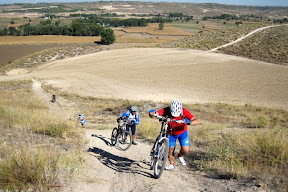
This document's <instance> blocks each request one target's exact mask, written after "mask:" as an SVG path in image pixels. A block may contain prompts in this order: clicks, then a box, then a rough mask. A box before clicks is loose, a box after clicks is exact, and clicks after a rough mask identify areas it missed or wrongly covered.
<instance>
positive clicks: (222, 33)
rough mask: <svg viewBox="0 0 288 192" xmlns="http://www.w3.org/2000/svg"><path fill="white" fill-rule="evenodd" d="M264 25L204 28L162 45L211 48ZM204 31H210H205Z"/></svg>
mask: <svg viewBox="0 0 288 192" xmlns="http://www.w3.org/2000/svg"><path fill="white" fill-rule="evenodd" d="M262 26H264V24H255V25H254V24H249V25H241V26H239V27H225V28H222V29H220V30H216V31H215V28H211V29H209V28H208V29H205V28H203V29H202V33H198V34H197V35H194V36H190V37H186V38H184V39H181V40H176V41H174V42H169V43H164V44H163V45H160V46H161V47H180V48H189V49H201V50H210V49H213V48H215V47H218V46H221V45H224V44H226V43H229V42H231V41H234V40H236V39H238V38H240V37H242V36H244V35H246V34H248V33H249V32H251V31H253V30H255V29H257V28H260V27H262ZM203 31H208V32H205V33H203ZM200 32H201V31H200Z"/></svg>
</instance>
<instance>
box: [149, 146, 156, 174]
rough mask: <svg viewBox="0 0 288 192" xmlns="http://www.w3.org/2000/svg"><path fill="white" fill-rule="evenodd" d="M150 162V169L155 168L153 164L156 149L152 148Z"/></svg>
mask: <svg viewBox="0 0 288 192" xmlns="http://www.w3.org/2000/svg"><path fill="white" fill-rule="evenodd" d="M150 158H151V159H150V163H149V165H150V170H152V169H153V165H154V159H155V151H153V149H152V151H151V153H150Z"/></svg>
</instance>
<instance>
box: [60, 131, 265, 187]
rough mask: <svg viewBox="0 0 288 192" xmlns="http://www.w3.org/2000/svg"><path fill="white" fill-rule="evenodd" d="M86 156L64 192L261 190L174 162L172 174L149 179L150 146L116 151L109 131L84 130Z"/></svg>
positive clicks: (133, 146) (150, 173)
mask: <svg viewBox="0 0 288 192" xmlns="http://www.w3.org/2000/svg"><path fill="white" fill-rule="evenodd" d="M85 132H86V138H88V139H89V140H90V142H89V144H88V145H87V150H88V151H89V152H88V155H87V157H86V165H85V167H84V168H82V169H81V170H79V172H78V175H77V176H76V177H75V178H74V179H73V180H72V181H71V183H70V184H69V185H68V186H65V187H64V192H74V191H83V192H84V191H85V192H94V191H102V192H128V191H134V192H160V191H161V192H162V191H175V192H176V191H188V192H200V191H207V192H223V191H227V192H228V191H243V192H244V191H245V192H252V191H254V192H257V191H263V189H262V188H258V187H256V186H255V184H254V185H253V183H241V182H237V181H235V180H221V179H215V178H211V177H209V176H208V175H205V174H203V173H198V172H194V171H191V170H189V168H187V167H183V166H181V165H180V163H179V162H176V168H175V169H174V170H173V171H164V173H163V175H162V176H161V178H160V179H154V178H152V174H153V171H152V170H150V169H149V165H148V161H149V152H150V149H151V147H152V146H150V145H148V144H147V143H145V142H143V141H142V142H141V140H138V142H139V144H138V145H136V146H135V145H132V146H131V147H130V148H129V149H128V150H127V151H124V152H123V151H119V150H117V149H116V148H115V147H113V146H110V134H111V131H110V130H89V129H88V130H86V131H85Z"/></svg>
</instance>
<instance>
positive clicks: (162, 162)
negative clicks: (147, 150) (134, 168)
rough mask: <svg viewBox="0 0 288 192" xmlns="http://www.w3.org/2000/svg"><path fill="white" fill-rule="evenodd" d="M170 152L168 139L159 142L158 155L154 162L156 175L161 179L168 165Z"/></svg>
mask: <svg viewBox="0 0 288 192" xmlns="http://www.w3.org/2000/svg"><path fill="white" fill-rule="evenodd" d="M168 153H169V142H168V139H167V138H166V139H163V140H162V141H161V142H159V143H158V144H157V151H156V157H155V159H154V163H153V169H154V177H155V178H156V179H159V178H160V177H161V175H162V173H163V170H164V168H165V166H166V161H167V159H168Z"/></svg>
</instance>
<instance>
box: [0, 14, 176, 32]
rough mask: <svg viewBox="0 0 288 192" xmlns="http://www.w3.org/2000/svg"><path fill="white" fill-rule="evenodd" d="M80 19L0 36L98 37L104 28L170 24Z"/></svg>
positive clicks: (11, 29)
mask: <svg viewBox="0 0 288 192" xmlns="http://www.w3.org/2000/svg"><path fill="white" fill-rule="evenodd" d="M83 15H84V16H85V17H84V18H82V19H73V20H72V23H71V24H69V25H60V20H57V21H55V22H54V23H52V20H50V19H49V20H45V21H40V23H39V24H36V25H30V23H28V24H24V25H20V26H18V27H13V26H10V27H9V28H4V29H0V36H7V35H12V36H13V35H17V36H29V35H69V36H100V35H101V34H102V33H103V31H105V27H119V26H124V27H146V26H147V25H148V24H147V23H166V22H172V21H171V20H169V19H165V18H162V17H156V18H151V19H144V18H142V19H136V18H131V19H118V18H99V17H97V16H96V15H88V14H87V15H86V14H82V16H83Z"/></svg>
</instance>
